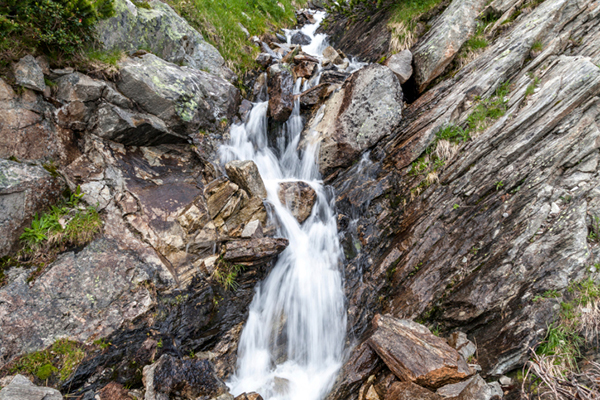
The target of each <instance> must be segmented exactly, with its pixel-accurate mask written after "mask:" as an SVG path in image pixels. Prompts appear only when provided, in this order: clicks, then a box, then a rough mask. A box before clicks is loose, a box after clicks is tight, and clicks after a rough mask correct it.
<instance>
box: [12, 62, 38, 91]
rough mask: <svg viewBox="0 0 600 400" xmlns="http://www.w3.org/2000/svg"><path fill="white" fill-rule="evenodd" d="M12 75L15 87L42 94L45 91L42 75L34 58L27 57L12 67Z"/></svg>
mask: <svg viewBox="0 0 600 400" xmlns="http://www.w3.org/2000/svg"><path fill="white" fill-rule="evenodd" d="M13 74H14V75H15V81H16V83H17V85H20V86H24V87H26V88H28V89H32V90H37V91H38V92H43V91H44V89H46V83H45V82H44V73H43V72H42V68H41V67H40V66H39V64H38V63H37V61H36V60H35V58H33V56H32V55H27V56H25V57H23V58H21V59H20V60H19V62H18V63H16V64H14V65H13Z"/></svg>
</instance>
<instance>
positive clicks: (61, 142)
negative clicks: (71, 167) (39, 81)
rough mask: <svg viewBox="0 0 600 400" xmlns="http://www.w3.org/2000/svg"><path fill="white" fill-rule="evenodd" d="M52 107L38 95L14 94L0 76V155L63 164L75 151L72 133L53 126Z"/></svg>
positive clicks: (27, 90)
mask: <svg viewBox="0 0 600 400" xmlns="http://www.w3.org/2000/svg"><path fill="white" fill-rule="evenodd" d="M53 114H54V107H53V106H52V105H51V104H49V103H48V102H46V101H44V99H43V97H42V95H40V94H37V93H35V92H33V91H32V90H29V89H25V90H24V91H22V93H19V94H17V93H15V91H14V90H13V88H12V87H11V86H10V85H9V84H7V83H6V82H5V81H4V80H2V79H0V158H9V157H16V158H17V159H19V160H44V161H49V160H53V161H54V162H58V163H62V164H64V163H67V162H69V161H70V160H72V158H71V157H72V156H73V155H74V154H76V153H77V152H78V150H77V146H76V145H75V143H74V140H73V133H72V132H70V131H69V130H66V129H62V128H61V127H60V126H56V124H55V123H54V119H53Z"/></svg>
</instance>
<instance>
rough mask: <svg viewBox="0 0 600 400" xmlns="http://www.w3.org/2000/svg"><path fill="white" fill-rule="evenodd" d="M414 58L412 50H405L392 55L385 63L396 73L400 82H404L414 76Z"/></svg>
mask: <svg viewBox="0 0 600 400" xmlns="http://www.w3.org/2000/svg"><path fill="white" fill-rule="evenodd" d="M412 60H413V56H412V53H411V52H410V50H403V51H401V52H400V53H396V54H393V55H392V56H390V58H388V59H387V60H386V62H385V65H386V66H387V67H388V68H389V69H391V70H392V72H393V73H394V74H396V76H397V77H398V80H399V81H400V83H401V84H404V83H406V81H408V79H409V78H410V77H411V76H412V73H413V67H412Z"/></svg>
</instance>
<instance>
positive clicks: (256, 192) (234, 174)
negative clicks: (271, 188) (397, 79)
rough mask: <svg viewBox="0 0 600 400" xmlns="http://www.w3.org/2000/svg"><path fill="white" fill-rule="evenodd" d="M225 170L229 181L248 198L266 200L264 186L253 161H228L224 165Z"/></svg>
mask: <svg viewBox="0 0 600 400" xmlns="http://www.w3.org/2000/svg"><path fill="white" fill-rule="evenodd" d="M225 170H226V171H227V175H228V176H229V179H231V180H232V181H233V182H234V183H236V184H237V185H238V186H239V187H241V188H242V189H244V190H245V191H246V192H247V193H248V194H249V195H250V196H254V197H258V198H261V199H266V198H267V190H266V189H265V184H264V182H263V180H262V177H261V176H260V173H259V172H258V168H257V167H256V164H254V161H251V160H245V161H239V160H234V161H230V162H228V163H227V164H226V165H225Z"/></svg>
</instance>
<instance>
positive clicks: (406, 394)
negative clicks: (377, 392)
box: [385, 382, 442, 400]
mask: <svg viewBox="0 0 600 400" xmlns="http://www.w3.org/2000/svg"><path fill="white" fill-rule="evenodd" d="M441 399H442V397H440V396H438V395H437V394H435V393H433V392H432V391H430V390H427V389H425V388H424V387H422V386H419V385H415V384H414V383H412V382H396V383H394V384H393V385H392V386H391V387H390V390H389V391H388V393H387V396H385V400H441Z"/></svg>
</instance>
